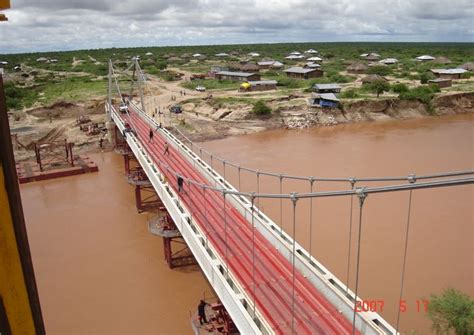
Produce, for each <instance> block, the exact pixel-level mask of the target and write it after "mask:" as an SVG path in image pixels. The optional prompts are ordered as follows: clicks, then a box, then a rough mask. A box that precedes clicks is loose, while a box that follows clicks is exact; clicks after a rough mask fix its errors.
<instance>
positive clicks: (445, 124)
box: [21, 115, 474, 334]
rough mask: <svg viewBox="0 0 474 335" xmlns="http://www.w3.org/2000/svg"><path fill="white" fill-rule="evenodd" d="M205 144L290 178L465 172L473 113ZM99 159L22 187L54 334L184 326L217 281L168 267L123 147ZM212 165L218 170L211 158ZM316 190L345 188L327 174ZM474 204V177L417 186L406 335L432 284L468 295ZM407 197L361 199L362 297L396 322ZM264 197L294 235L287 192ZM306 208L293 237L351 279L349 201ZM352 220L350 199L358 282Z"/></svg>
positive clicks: (274, 183)
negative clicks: (77, 172) (93, 167)
mask: <svg viewBox="0 0 474 335" xmlns="http://www.w3.org/2000/svg"><path fill="white" fill-rule="evenodd" d="M203 146H204V147H205V148H206V149H209V150H211V151H212V152H214V153H216V154H218V155H219V156H222V157H225V158H226V159H229V160H231V161H234V162H239V163H241V164H243V165H245V166H248V167H251V168H254V169H259V170H261V171H264V170H265V171H272V172H276V173H280V172H284V173H286V174H290V175H308V176H310V175H313V176H323V177H350V176H355V177H370V176H377V177H378V176H380V177H382V176H405V175H408V174H411V173H415V174H418V175H421V174H431V173H438V172H444V171H455V170H458V171H459V170H472V169H474V155H473V152H474V150H473V149H474V117H473V116H472V115H461V116H454V117H443V118H436V119H421V120H407V121H393V122H392V121H390V122H377V123H360V124H352V125H342V126H336V127H327V128H315V129H307V130H292V131H288V130H277V131H269V132H264V133H259V134H253V135H248V136H241V137H234V138H227V139H224V140H218V141H212V142H207V143H204V144H203ZM93 158H94V159H95V161H96V162H97V163H98V164H99V167H100V172H99V173H97V174H89V175H83V176H77V177H69V178H64V179H59V180H53V181H46V182H39V183H32V184H26V185H22V186H21V192H22V199H23V207H24V211H25V217H26V221H27V228H28V234H29V239H30V244H31V251H32V256H33V261H34V265H35V271H36V279H37V282H38V287H39V293H40V299H41V304H42V308H43V315H44V319H45V323H46V329H47V331H48V333H49V334H191V333H192V332H191V328H190V325H189V314H190V311H192V312H194V311H195V307H196V305H197V302H198V301H199V299H200V298H201V297H203V296H204V295H205V296H211V295H212V290H211V289H210V287H209V286H208V284H207V282H206V280H205V279H204V277H203V275H202V274H201V272H200V271H199V269H196V268H183V269H174V270H170V269H168V267H167V265H166V263H165V261H164V259H163V250H162V248H163V246H162V242H161V239H160V238H158V237H155V236H153V235H150V234H149V232H148V229H147V224H146V222H147V219H148V217H149V214H138V213H137V212H136V209H135V207H134V206H135V205H134V191H133V188H132V187H131V186H129V185H128V184H127V182H126V180H125V178H124V175H123V167H122V160H121V157H120V156H118V155H117V154H114V153H102V154H96V155H93ZM244 163H245V164H244ZM214 166H215V167H216V168H217V169H220V171H221V172H223V171H222V168H221V167H218V165H217V163H216V162H215V161H214ZM226 177H228V178H229V179H230V180H231V181H232V182H233V184H234V185H237V183H238V174H237V172H236V170H232V169H230V168H229V167H227V169H226ZM362 185H364V186H374V185H383V184H382V183H372V184H369V183H364V184H362V183H361V184H360V185H359V186H362ZM241 186H242V189H243V190H246V191H249V190H255V188H256V178H255V176H254V175H251V174H249V173H242V174H241ZM314 187H315V190H330V189H347V188H349V187H350V185H349V183H323V182H321V183H316V184H315V185H314ZM259 190H260V192H265V193H273V192H278V191H279V181H278V179H275V178H270V177H263V176H261V177H260V178H259ZM283 191H284V192H291V191H295V192H308V191H309V182H306V181H305V182H293V181H287V180H284V182H283ZM473 203H474V187H473V186H459V187H452V188H440V189H427V190H417V191H414V192H413V199H412V213H411V221H410V234H409V243H408V254H407V261H406V274H405V285H404V295H403V299H404V300H405V302H406V306H407V309H406V311H405V312H403V313H401V314H400V315H401V317H400V320H401V321H400V328H401V330H402V331H403V332H407V331H411V330H416V331H417V332H418V334H430V333H431V331H430V322H429V320H427V318H426V315H425V312H424V308H423V303H422V301H423V300H429V297H430V294H432V293H439V292H441V291H442V289H443V288H446V287H455V288H457V289H459V290H461V291H463V292H465V293H467V294H469V295H471V296H474V284H473V283H474V253H473V250H472V245H474V208H473ZM407 205H408V193H407V192H397V193H390V194H380V195H375V194H373V195H370V196H369V197H368V198H367V200H366V202H365V204H364V213H363V220H362V225H363V228H362V237H361V258H360V276H359V295H360V296H361V297H362V298H363V299H364V300H367V301H374V300H376V301H383V303H384V306H383V310H382V311H381V315H382V316H383V317H385V318H386V320H387V321H389V322H390V323H391V324H395V322H396V319H397V311H398V306H399V293H400V280H401V268H402V257H403V251H404V236H405V229H406V223H407V208H408V206H407ZM259 206H260V208H261V209H262V210H263V211H265V213H267V214H268V215H269V216H270V217H272V218H273V219H274V221H275V222H276V223H277V224H278V225H280V224H281V223H282V224H283V227H284V229H286V230H287V231H289V232H291V229H290V228H291V225H292V221H291V207H290V204H289V203H288V202H287V201H285V202H283V204H282V209H281V213H282V214H280V202H279V200H271V201H270V200H261V201H259ZM312 206H313V216H312V220H310V214H309V213H310V201H309V200H299V201H298V202H297V234H296V238H297V240H298V241H299V242H300V243H301V244H302V245H303V246H304V247H305V248H307V249H309V248H310V246H311V253H312V255H313V256H314V257H316V258H317V259H318V260H319V261H320V262H321V263H322V264H323V265H325V266H326V267H327V268H328V269H329V270H330V271H332V272H333V273H334V274H335V275H336V276H337V277H338V278H339V279H341V280H342V281H343V282H346V277H347V255H348V239H349V220H350V198H328V199H317V200H313V204H312ZM358 218H359V217H358V203H357V202H356V201H354V210H353V234H352V249H351V254H352V257H351V267H350V276H349V285H350V287H351V288H352V289H353V288H354V284H355V254H356V247H357V235H356V234H357V224H358ZM310 223H311V224H312V228H311V229H310ZM310 231H311V232H312V234H311V236H310ZM417 301H418V302H417Z"/></svg>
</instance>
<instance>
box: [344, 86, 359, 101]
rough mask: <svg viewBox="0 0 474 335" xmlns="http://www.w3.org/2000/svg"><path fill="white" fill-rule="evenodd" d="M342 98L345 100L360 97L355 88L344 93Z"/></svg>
mask: <svg viewBox="0 0 474 335" xmlns="http://www.w3.org/2000/svg"><path fill="white" fill-rule="evenodd" d="M340 96H341V98H345V99H355V98H358V97H359V94H358V93H357V91H356V90H355V89H354V88H350V89H348V90H345V91H342V92H341V95H340Z"/></svg>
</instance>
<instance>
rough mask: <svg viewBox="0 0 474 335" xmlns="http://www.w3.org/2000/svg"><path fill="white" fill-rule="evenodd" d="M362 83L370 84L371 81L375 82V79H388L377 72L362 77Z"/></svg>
mask: <svg viewBox="0 0 474 335" xmlns="http://www.w3.org/2000/svg"><path fill="white" fill-rule="evenodd" d="M361 81H362V84H372V83H375V82H377V81H388V79H387V78H385V77H382V76H380V75H378V74H370V75H368V76H366V77H364V78H362V80H361Z"/></svg>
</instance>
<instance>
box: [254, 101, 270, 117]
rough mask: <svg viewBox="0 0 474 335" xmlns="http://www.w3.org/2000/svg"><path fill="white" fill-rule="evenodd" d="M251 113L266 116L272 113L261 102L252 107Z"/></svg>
mask: <svg viewBox="0 0 474 335" xmlns="http://www.w3.org/2000/svg"><path fill="white" fill-rule="evenodd" d="M252 112H254V113H255V114H256V115H266V114H270V113H271V112H272V109H271V108H270V107H268V106H267V105H266V104H265V102H264V101H263V100H258V101H257V102H256V103H255V105H254V106H253V109H252Z"/></svg>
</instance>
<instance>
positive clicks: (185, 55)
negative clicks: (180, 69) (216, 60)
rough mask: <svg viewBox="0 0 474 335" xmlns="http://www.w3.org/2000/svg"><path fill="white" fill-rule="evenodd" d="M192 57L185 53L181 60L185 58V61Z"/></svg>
mask: <svg viewBox="0 0 474 335" xmlns="http://www.w3.org/2000/svg"><path fill="white" fill-rule="evenodd" d="M191 57H192V56H191V54H189V53H187V52H185V53H184V54H182V55H181V58H183V59H189V58H191Z"/></svg>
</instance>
